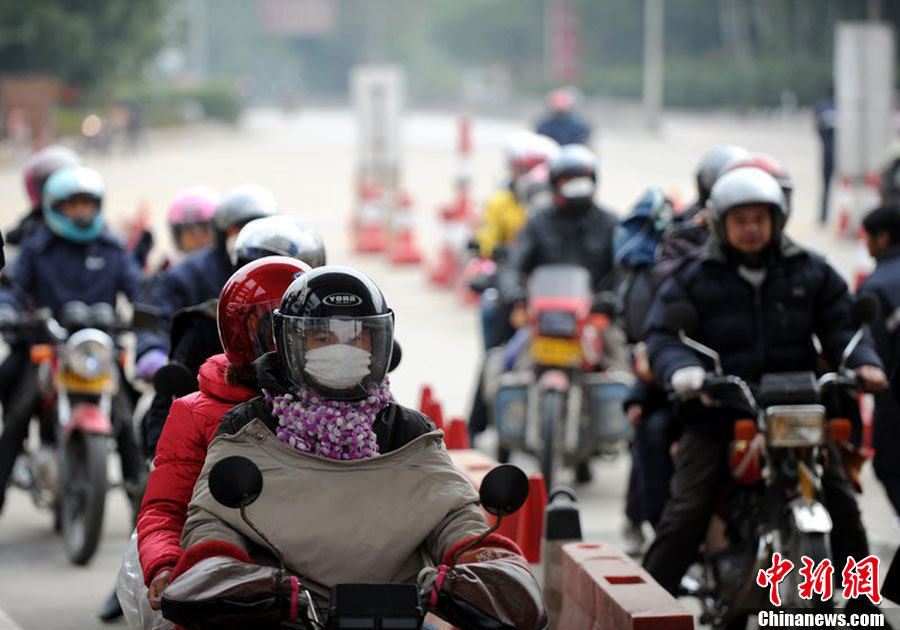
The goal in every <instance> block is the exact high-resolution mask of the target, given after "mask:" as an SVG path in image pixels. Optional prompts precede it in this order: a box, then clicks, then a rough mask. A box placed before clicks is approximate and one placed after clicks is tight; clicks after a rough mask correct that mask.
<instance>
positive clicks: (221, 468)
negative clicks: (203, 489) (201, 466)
mask: <svg viewBox="0 0 900 630" xmlns="http://www.w3.org/2000/svg"><path fill="white" fill-rule="evenodd" d="M262 487H263V477H262V473H261V472H260V471H259V468H257V466H256V464H254V463H253V462H251V461H250V460H249V459H247V458H246V457H241V456H240V455H233V456H231V457H226V458H225V459H223V460H221V461H218V462H216V463H215V464H214V465H213V467H212V470H210V471H209V492H210V493H211V494H212V495H213V498H214V499H215V500H216V501H218V502H219V503H221V504H222V505H224V506H225V507H230V508H234V509H238V508H242V507H247V506H248V505H250V504H251V503H253V502H254V501H256V499H257V498H258V497H259V495H260V493H261V492H262Z"/></svg>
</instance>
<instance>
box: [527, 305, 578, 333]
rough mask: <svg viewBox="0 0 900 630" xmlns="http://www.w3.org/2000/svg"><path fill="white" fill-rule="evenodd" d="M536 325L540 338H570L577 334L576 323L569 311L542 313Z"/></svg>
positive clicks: (573, 315) (573, 314)
mask: <svg viewBox="0 0 900 630" xmlns="http://www.w3.org/2000/svg"><path fill="white" fill-rule="evenodd" d="M537 324H538V326H537V327H538V334H539V335H541V336H547V337H566V338H572V337H575V335H576V334H577V333H578V321H577V319H576V317H575V313H572V312H570V311H543V312H541V313H539V314H538V322H537Z"/></svg>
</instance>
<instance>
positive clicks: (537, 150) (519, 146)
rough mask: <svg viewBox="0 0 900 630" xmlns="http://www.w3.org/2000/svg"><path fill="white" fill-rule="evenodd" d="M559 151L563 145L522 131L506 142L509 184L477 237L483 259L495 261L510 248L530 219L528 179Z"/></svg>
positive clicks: (488, 209) (499, 193)
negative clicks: (497, 253)
mask: <svg viewBox="0 0 900 630" xmlns="http://www.w3.org/2000/svg"><path fill="white" fill-rule="evenodd" d="M558 151H559V145H558V144H556V142H555V141H553V140H551V139H550V138H548V137H546V136H541V135H538V134H535V133H532V132H530V131H525V130H520V131H517V132H515V133H513V134H511V135H510V137H509V138H507V141H506V147H505V154H506V163H507V166H508V168H509V176H510V178H509V183H508V185H507V186H505V187H504V188H502V189H501V190H498V191H497V192H495V193H494V194H493V195H491V197H490V199H488V202H487V204H486V206H485V209H484V218H483V219H482V224H481V226H480V227H479V228H478V230H477V231H476V234H475V238H476V241H477V242H478V247H479V251H480V252H481V256H482V257H483V258H491V257H492V256H493V254H494V250H495V249H497V248H498V247H500V246H502V247H509V246H510V245H512V243H513V241H515V238H516V235H517V234H518V233H519V230H521V228H522V226H523V225H524V224H525V221H526V219H527V218H528V213H527V209H526V208H525V206H524V205H523V204H524V201H525V190H524V185H525V183H526V181H525V179H526V178H525V175H526V174H527V173H528V171H530V170H531V169H533V168H534V167H535V166H538V165H539V164H545V163H546V162H547V161H548V160H549V159H550V158H552V157H553V156H554V155H555V154H556V153H557V152H558Z"/></svg>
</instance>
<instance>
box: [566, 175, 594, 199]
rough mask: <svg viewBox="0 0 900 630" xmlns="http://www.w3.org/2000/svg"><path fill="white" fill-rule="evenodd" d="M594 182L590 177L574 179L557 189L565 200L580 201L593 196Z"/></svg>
mask: <svg viewBox="0 0 900 630" xmlns="http://www.w3.org/2000/svg"><path fill="white" fill-rule="evenodd" d="M594 186H595V184H594V180H593V179H591V178H590V177H576V178H575V179H570V180H569V181H567V182H566V183H565V184H563V185H562V186H560V187H559V194H560V195H562V196H563V197H565V198H566V199H582V198H585V197H593V196H594Z"/></svg>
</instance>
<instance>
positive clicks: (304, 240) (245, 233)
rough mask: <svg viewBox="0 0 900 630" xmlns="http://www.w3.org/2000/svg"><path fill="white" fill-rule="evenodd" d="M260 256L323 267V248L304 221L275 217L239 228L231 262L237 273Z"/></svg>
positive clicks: (315, 232)
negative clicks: (286, 257)
mask: <svg viewBox="0 0 900 630" xmlns="http://www.w3.org/2000/svg"><path fill="white" fill-rule="evenodd" d="M263 256H288V257H289V258H295V259H297V260H299V261H302V262H305V263H306V264H307V265H309V266H310V267H313V268H316V267H321V266H322V265H324V264H325V244H324V243H323V242H322V237H320V236H319V233H318V232H317V231H316V230H315V229H314V228H313V227H312V226H311V225H309V224H308V223H307V222H306V221H303V220H302V219H297V218H294V217H289V216H286V215H283V214H279V215H275V216H273V217H264V218H262V219H254V220H253V221H250V222H249V223H248V224H247V225H245V226H244V227H242V228H241V231H240V232H239V233H238V236H237V239H235V241H234V248H233V249H232V251H231V262H232V264H233V265H234V268H235V269H237V268H239V267H242V266H244V265H246V264H247V263H248V262H252V261H254V260H257V259H258V258H262V257H263Z"/></svg>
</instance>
